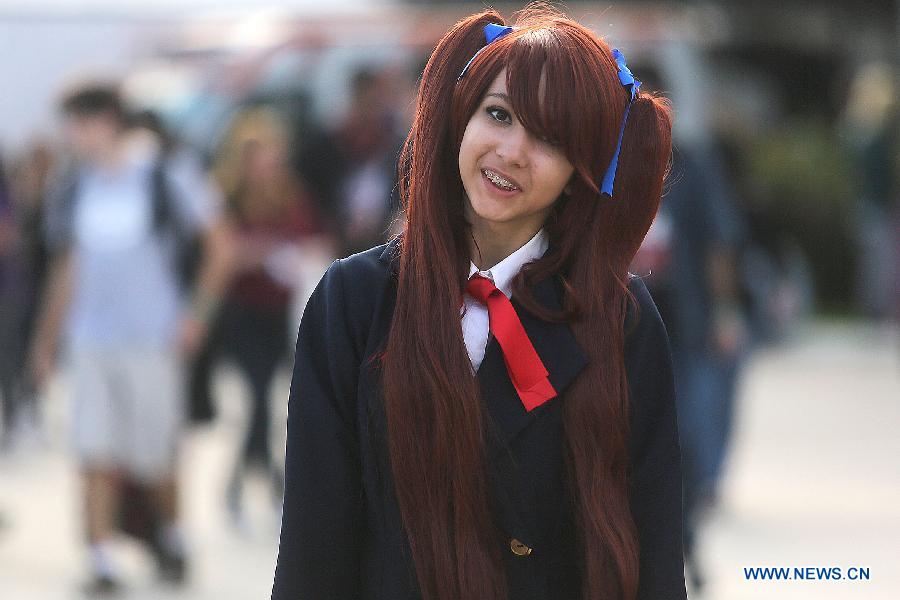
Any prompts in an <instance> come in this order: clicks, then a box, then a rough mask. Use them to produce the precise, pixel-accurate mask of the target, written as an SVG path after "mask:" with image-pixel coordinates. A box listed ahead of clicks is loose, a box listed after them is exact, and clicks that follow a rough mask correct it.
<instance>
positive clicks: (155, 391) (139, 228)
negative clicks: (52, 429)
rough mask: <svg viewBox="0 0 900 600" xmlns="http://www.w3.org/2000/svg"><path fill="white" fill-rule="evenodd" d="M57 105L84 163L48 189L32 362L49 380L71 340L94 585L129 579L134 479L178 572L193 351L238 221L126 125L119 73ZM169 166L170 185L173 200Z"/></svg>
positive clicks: (160, 550)
mask: <svg viewBox="0 0 900 600" xmlns="http://www.w3.org/2000/svg"><path fill="white" fill-rule="evenodd" d="M60 108H61V112H62V115H63V118H64V124H65V138H66V142H67V143H68V145H69V150H70V151H71V155H72V157H73V159H74V163H73V166H72V167H71V168H70V169H68V170H66V171H65V172H64V174H63V175H62V176H61V177H60V179H59V182H58V185H56V186H55V189H54V191H53V192H52V193H51V194H50V196H49V198H48V204H47V208H46V210H47V213H46V218H45V235H46V236H47V242H48V246H49V248H50V251H51V253H52V259H51V266H50V275H49V280H48V284H47V293H46V295H45V302H44V305H43V307H42V310H41V315H40V317H39V321H38V325H37V328H36V333H35V338H34V340H33V344H32V351H31V355H30V368H31V371H32V374H33V376H34V377H35V379H36V380H37V381H38V382H41V383H45V382H46V381H47V379H48V378H49V376H50V375H51V373H52V371H53V368H54V364H55V357H56V355H57V348H58V347H62V349H63V350H64V352H62V353H61V354H62V356H64V357H65V358H66V362H67V365H68V367H69V370H70V373H69V377H70V379H69V381H70V382H71V392H72V401H73V405H72V411H71V415H72V423H71V425H72V433H73V443H74V451H75V454H76V457H77V461H78V464H79V469H80V471H81V475H82V478H83V482H84V486H83V490H84V496H83V501H84V508H85V515H86V520H87V522H86V533H87V538H88V544H89V549H90V563H91V571H92V576H91V579H90V581H89V582H88V584H87V590H86V591H88V592H90V593H93V594H103V593H112V592H116V591H118V589H119V588H120V587H121V584H120V583H119V580H118V577H117V570H116V568H115V566H114V561H113V556H112V554H113V552H112V548H113V544H114V533H115V530H116V526H117V516H118V511H119V509H120V508H121V507H120V500H121V492H122V486H121V485H120V482H121V481H122V480H123V479H126V480H132V481H137V482H140V483H141V484H142V485H144V486H146V487H147V488H148V489H149V490H151V494H150V498H151V500H152V503H153V504H154V508H155V510H156V513H157V514H158V515H159V516H160V519H161V524H160V527H158V528H157V530H156V531H157V540H155V543H156V546H155V550H157V552H156V558H157V560H158V566H159V573H160V575H161V577H162V578H163V579H165V580H168V581H170V582H173V583H181V582H183V581H184V579H185V574H186V560H185V551H184V540H183V535H182V532H181V527H180V524H179V511H178V498H177V489H178V488H177V483H176V480H177V456H178V443H179V438H180V431H181V429H182V427H183V424H184V414H183V413H184V398H183V393H182V385H183V374H182V369H183V361H184V360H185V359H188V358H189V357H190V356H192V355H193V354H194V353H195V352H196V351H197V349H198V348H199V347H200V346H201V344H202V342H203V339H204V337H205V335H206V332H207V328H208V320H209V318H210V315H212V314H213V312H214V310H215V308H216V306H217V305H218V304H219V301H220V298H221V295H222V293H223V290H224V288H225V286H226V285H227V282H228V279H229V277H230V269H231V267H230V264H231V260H232V258H231V254H230V253H231V247H230V241H229V233H228V228H227V225H226V224H225V221H224V220H223V219H222V217H221V215H220V213H219V198H218V196H217V194H216V192H215V191H214V188H213V187H211V186H210V185H208V184H207V183H206V181H205V180H204V179H203V177H202V176H201V175H200V171H199V170H197V169H193V168H188V167H187V166H186V165H185V164H183V163H174V162H173V163H172V164H171V165H170V166H167V167H166V168H165V169H164V170H160V169H161V167H160V160H161V159H160V156H161V154H160V148H159V145H158V143H156V141H155V138H154V136H153V135H152V134H151V133H150V132H148V131H147V130H146V129H129V128H128V127H127V124H126V118H125V110H124V106H123V101H122V99H121V97H120V94H119V92H118V89H117V87H116V86H115V85H112V84H106V83H92V84H89V85H85V86H82V87H79V88H77V89H74V90H72V91H70V92H69V93H68V94H66V95H65V96H64V98H63V99H62V102H61V104H60ZM160 178H164V181H165V185H166V186H167V189H168V190H170V193H168V194H167V199H166V200H165V206H164V207H161V206H160V194H159V192H158V189H159V185H160V184H159V182H160V180H161V179H160ZM154 189H157V193H154ZM163 209H164V210H163ZM167 211H168V213H169V214H168V216H165V217H164V215H165V213H166V212H167ZM163 217H164V218H163ZM184 231H188V232H194V233H196V235H198V236H199V237H200V239H201V240H202V245H203V253H202V254H203V258H202V259H201V261H200V265H199V267H198V274H197V276H196V284H195V285H194V288H193V290H192V291H191V292H190V293H189V294H186V293H185V292H184V290H183V289H182V286H181V283H180V281H179V280H180V274H179V269H178V266H177V263H178V260H177V254H178V245H179V244H178V239H179V236H180V235H183V233H182V232H184ZM61 341H64V342H65V343H64V344H61V343H60V342H61Z"/></svg>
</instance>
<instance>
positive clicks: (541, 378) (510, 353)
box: [466, 274, 556, 411]
mask: <svg viewBox="0 0 900 600" xmlns="http://www.w3.org/2000/svg"><path fill="white" fill-rule="evenodd" d="M466 291H467V292H469V294H470V295H471V296H472V297H473V298H475V299H476V300H478V301H479V302H481V303H482V304H484V305H485V306H486V307H487V310H488V319H489V320H490V328H491V333H493V334H494V337H495V338H497V342H498V343H499V344H500V349H501V350H503V361H504V362H505V363H506V370H507V371H508V372H509V378H510V380H511V381H512V384H513V386H514V387H515V388H516V392H518V393H519V398H520V399H521V400H522V404H524V405H525V410H528V411H530V410H532V409H534V408H536V407H538V406H540V405H541V404H543V403H544V402H546V401H547V400H549V399H550V398H553V397H554V396H556V390H555V389H553V385H552V384H551V383H550V380H549V379H547V375H548V373H547V369H546V367H544V363H543V362H542V361H541V357H540V356H538V353H537V351H535V349H534V346H532V345H531V340H530V339H528V334H527V333H526V332H525V328H524V327H523V326H522V321H521V320H520V319H519V315H518V314H516V309H514V308H513V305H512V302H510V301H509V298H507V297H506V295H505V294H504V293H503V292H501V291H500V290H499V289H497V286H495V285H494V282H492V281H491V280H490V279H487V278H486V277H482V276H481V275H478V274H475V275H473V276H472V278H471V279H469V281H468V283H467V284H466Z"/></svg>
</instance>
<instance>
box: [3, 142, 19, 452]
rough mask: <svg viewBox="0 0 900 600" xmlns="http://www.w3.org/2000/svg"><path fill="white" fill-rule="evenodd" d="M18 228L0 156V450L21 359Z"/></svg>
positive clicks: (7, 440)
mask: <svg viewBox="0 0 900 600" xmlns="http://www.w3.org/2000/svg"><path fill="white" fill-rule="evenodd" d="M17 246H18V227H17V223H16V219H15V215H14V213H13V201H12V198H11V195H10V190H9V186H8V185H7V177H6V164H5V161H4V160H3V157H2V156H0V348H3V351H2V352H0V408H2V409H3V410H2V411H0V449H5V448H8V447H9V444H10V435H11V433H10V432H11V431H12V429H13V420H14V414H15V408H16V401H15V398H14V397H13V396H14V387H15V384H16V380H17V377H16V373H17V372H18V371H19V370H20V369H19V367H18V365H17V363H18V362H19V360H18V359H19V357H20V356H21V355H22V352H20V349H19V345H20V342H21V338H20V337H19V331H18V324H19V322H20V321H21V318H20V315H21V313H23V312H24V307H23V306H22V302H23V300H24V298H23V294H22V293H21V283H20V281H19V279H20V265H19V261H18V258H19V257H18V251H17Z"/></svg>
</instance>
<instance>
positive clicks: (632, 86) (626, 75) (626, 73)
mask: <svg viewBox="0 0 900 600" xmlns="http://www.w3.org/2000/svg"><path fill="white" fill-rule="evenodd" d="M613 58H615V59H616V65H617V66H618V68H619V81H620V82H621V83H622V85H623V86H624V87H626V88H628V91H629V93H630V98H629V99H628V105H627V106H625V116H624V117H622V127H621V129H619V141H618V143H617V144H616V152H615V154H613V157H612V160H611V161H610V162H609V167H608V168H607V169H606V173H605V174H604V175H603V183H602V184H601V185H600V192H601V193H604V194H609V196H610V197H612V195H613V183H614V182H615V179H616V168H617V167H618V166H619V152H620V151H621V150H622V138H623V137H624V136H625V123H627V122H628V111H629V110H631V103H632V102H634V98H635V96H637V93H638V89H639V88H640V87H641V82H640V81H638V80H637V79H635V78H634V75H633V74H632V73H631V71H630V70H629V69H628V67H627V66H626V64H625V55H624V54H622V53H621V52H619V49H618V48H614V49H613Z"/></svg>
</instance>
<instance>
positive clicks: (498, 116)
mask: <svg viewBox="0 0 900 600" xmlns="http://www.w3.org/2000/svg"><path fill="white" fill-rule="evenodd" d="M484 112H486V113H487V114H489V115H490V116H491V118H492V119H494V120H495V121H499V122H501V123H512V117H511V116H510V114H509V113H508V112H507V111H506V109H503V108H501V107H499V106H488V107H487V108H485V109H484Z"/></svg>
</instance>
